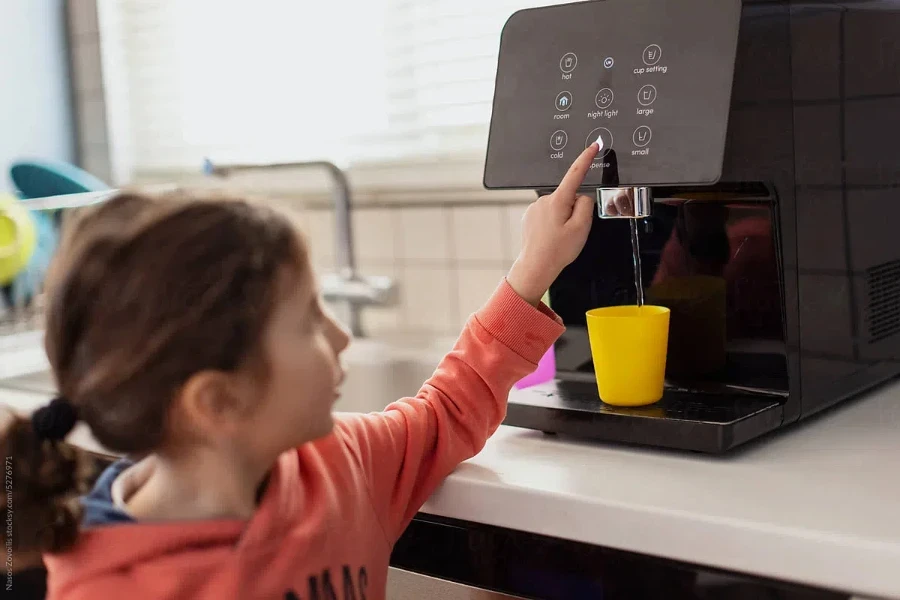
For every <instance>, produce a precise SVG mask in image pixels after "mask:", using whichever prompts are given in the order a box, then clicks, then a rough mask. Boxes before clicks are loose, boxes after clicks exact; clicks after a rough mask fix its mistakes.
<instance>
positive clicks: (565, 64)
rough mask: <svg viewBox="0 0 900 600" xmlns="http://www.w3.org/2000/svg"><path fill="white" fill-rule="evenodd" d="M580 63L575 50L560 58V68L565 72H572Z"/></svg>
mask: <svg viewBox="0 0 900 600" xmlns="http://www.w3.org/2000/svg"><path fill="white" fill-rule="evenodd" d="M577 65H578V57H577V56H575V53H574V52H569V53H567V54H564V55H563V57H562V58H561V59H559V68H560V70H562V72H563V73H571V72H572V71H574V70H575V67H576V66H577Z"/></svg>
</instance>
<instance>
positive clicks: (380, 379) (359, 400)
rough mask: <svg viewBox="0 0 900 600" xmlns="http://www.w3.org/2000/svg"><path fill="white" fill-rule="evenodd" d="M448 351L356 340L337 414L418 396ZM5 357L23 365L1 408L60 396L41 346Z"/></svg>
mask: <svg viewBox="0 0 900 600" xmlns="http://www.w3.org/2000/svg"><path fill="white" fill-rule="evenodd" d="M35 343H36V340H35ZM446 350H449V346H448V345H447V342H446V341H445V342H444V343H428V344H422V343H418V344H412V345H403V344H397V343H389V342H383V341H376V340H369V339H363V340H354V341H353V343H352V344H351V345H350V347H349V348H348V349H347V350H346V351H345V352H344V354H343V356H342V363H343V365H344V369H345V371H346V373H347V378H346V380H345V381H344V385H343V394H342V396H341V398H340V400H338V402H337V403H336V404H335V410H336V411H340V412H373V411H380V410H383V409H384V408H385V407H386V406H387V405H388V404H390V403H391V402H393V401H394V400H397V399H398V398H402V397H406V396H413V395H415V394H416V393H417V392H418V391H419V388H420V387H421V386H422V383H424V382H425V380H426V379H428V378H429V377H430V376H431V375H432V373H433V372H434V369H435V368H436V367H437V364H438V362H440V359H441V357H442V356H443V354H444V352H446ZM31 354H33V355H41V356H40V358H41V359H42V360H34V357H31V358H30V359H29V362H28V363H27V364H24V362H23V361H22V357H23V356H26V355H31ZM0 355H2V356H0V363H3V364H4V365H7V366H8V365H12V364H13V363H14V362H15V361H18V364H17V365H16V367H17V368H15V369H12V368H11V369H8V370H7V372H5V373H4V372H0V402H3V400H4V393H3V392H4V390H6V391H8V392H9V394H8V395H9V396H11V395H12V392H16V395H17V396H19V397H20V396H22V395H23V394H27V395H29V396H38V397H41V398H50V397H52V396H54V395H55V394H56V383H55V382H54V379H53V374H52V373H51V372H50V370H49V369H48V365H47V362H46V357H45V356H43V353H42V349H41V348H40V347H39V346H35V345H34V344H32V345H30V346H29V347H27V348H24V347H21V346H20V347H19V348H17V349H16V351H14V352H13V351H9V352H6V353H3V352H0Z"/></svg>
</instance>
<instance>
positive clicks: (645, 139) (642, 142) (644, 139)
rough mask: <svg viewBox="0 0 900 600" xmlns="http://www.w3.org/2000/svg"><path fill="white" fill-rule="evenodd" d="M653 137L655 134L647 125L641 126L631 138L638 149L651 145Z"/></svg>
mask: <svg viewBox="0 0 900 600" xmlns="http://www.w3.org/2000/svg"><path fill="white" fill-rule="evenodd" d="M651 137H653V132H652V131H650V128H649V127H647V126H646V125H641V126H640V127H638V128H637V129H635V130H634V135H632V136H631V141H633V142H634V145H635V146H637V147H638V148H643V147H644V146H646V145H647V144H649V143H650V138H651Z"/></svg>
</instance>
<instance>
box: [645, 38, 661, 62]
mask: <svg viewBox="0 0 900 600" xmlns="http://www.w3.org/2000/svg"><path fill="white" fill-rule="evenodd" d="M661 57H662V48H660V47H659V46H657V45H656V44H650V45H649V46H647V47H646V48H644V56H643V58H644V64H645V65H647V66H648V67H652V66H653V65H655V64H656V63H658V62H659V59H660V58H661Z"/></svg>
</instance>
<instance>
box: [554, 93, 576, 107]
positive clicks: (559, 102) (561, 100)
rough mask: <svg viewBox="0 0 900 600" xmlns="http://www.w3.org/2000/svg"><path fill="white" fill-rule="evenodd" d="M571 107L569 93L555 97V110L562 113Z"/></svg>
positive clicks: (570, 95)
mask: <svg viewBox="0 0 900 600" xmlns="http://www.w3.org/2000/svg"><path fill="white" fill-rule="evenodd" d="M570 106H572V94H571V93H570V92H560V93H559V95H558V96H557V97H556V110H558V111H560V112H563V111H567V110H569V107H570Z"/></svg>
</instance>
